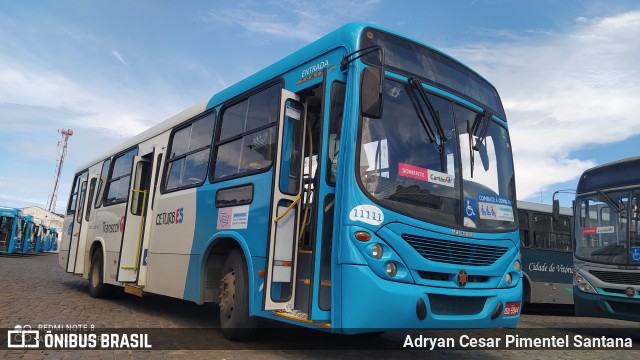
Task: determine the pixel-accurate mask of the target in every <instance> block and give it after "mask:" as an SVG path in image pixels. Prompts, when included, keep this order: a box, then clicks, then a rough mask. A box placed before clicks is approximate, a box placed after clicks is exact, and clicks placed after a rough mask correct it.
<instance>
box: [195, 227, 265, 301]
mask: <svg viewBox="0 0 640 360" xmlns="http://www.w3.org/2000/svg"><path fill="white" fill-rule="evenodd" d="M229 240H230V241H232V242H233V243H234V245H236V247H238V248H239V249H240V250H241V251H242V254H243V256H244V260H245V263H246V264H247V274H254V269H253V261H251V252H250V251H249V247H248V246H247V241H246V239H245V238H244V237H243V236H241V235H240V234H238V233H237V232H235V231H219V232H217V233H216V234H215V235H213V236H212V237H211V238H209V239H208V240H207V242H206V243H205V246H204V248H205V249H206V250H205V251H204V252H203V253H202V254H203V256H202V257H201V258H200V264H199V266H198V269H199V270H198V275H199V276H200V281H199V283H200V296H199V301H197V303H198V304H203V303H204V300H205V294H204V293H205V282H206V274H205V271H206V266H207V260H208V259H209V254H210V252H211V250H212V249H213V248H214V247H216V246H217V245H219V244H220V243H221V242H223V241H229ZM253 288H254V277H253V276H249V292H251V290H252V289H253ZM249 298H252V296H251V294H250V295H249Z"/></svg>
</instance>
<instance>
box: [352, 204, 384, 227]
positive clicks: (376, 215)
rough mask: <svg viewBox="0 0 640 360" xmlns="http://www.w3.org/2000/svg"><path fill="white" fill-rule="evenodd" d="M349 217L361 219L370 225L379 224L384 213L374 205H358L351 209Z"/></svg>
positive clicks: (382, 219)
mask: <svg viewBox="0 0 640 360" xmlns="http://www.w3.org/2000/svg"><path fill="white" fill-rule="evenodd" d="M349 219H351V220H353V221H362V222H364V223H367V224H371V225H380V224H382V222H383V221H384V214H383V213H382V211H381V210H380V209H379V208H378V207H376V206H373V205H358V206H356V207H354V208H353V209H351V212H350V213H349Z"/></svg>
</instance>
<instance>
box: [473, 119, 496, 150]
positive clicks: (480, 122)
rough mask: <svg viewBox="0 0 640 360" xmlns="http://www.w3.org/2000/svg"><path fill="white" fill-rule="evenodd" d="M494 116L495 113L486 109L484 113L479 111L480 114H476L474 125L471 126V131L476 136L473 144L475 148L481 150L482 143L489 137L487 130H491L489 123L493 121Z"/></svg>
mask: <svg viewBox="0 0 640 360" xmlns="http://www.w3.org/2000/svg"><path fill="white" fill-rule="evenodd" d="M492 116H493V113H492V112H491V110H485V111H484V112H483V113H482V114H480V113H478V115H476V118H475V120H474V121H473V126H472V127H471V132H472V133H473V135H475V136H476V143H475V145H473V150H475V151H480V145H481V144H482V143H483V142H484V139H485V138H486V137H487V130H489V123H491V117H492Z"/></svg>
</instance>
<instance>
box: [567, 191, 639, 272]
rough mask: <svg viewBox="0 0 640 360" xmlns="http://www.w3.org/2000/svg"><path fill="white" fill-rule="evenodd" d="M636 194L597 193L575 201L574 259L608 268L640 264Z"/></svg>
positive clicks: (625, 192)
mask: <svg viewBox="0 0 640 360" xmlns="http://www.w3.org/2000/svg"><path fill="white" fill-rule="evenodd" d="M639 193H640V191H638V190H636V191H634V192H633V193H631V192H629V191H627V190H622V191H599V192H598V193H596V194H593V195H587V196H580V197H578V198H577V199H576V204H577V209H576V211H577V214H576V215H578V216H579V218H578V221H576V250H575V256H576V257H577V258H579V259H581V260H586V261H594V262H598V263H603V264H611V265H633V264H638V263H639V262H640V251H639V250H640V249H638V248H639V247H640V241H639V238H638V230H639V229H638V221H639V217H640V215H639V212H638V194H639ZM629 220H630V221H629ZM631 250H632V251H631ZM634 256H635V258H634Z"/></svg>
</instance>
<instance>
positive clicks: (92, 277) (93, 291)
mask: <svg viewBox="0 0 640 360" xmlns="http://www.w3.org/2000/svg"><path fill="white" fill-rule="evenodd" d="M103 264H104V261H103V260H102V250H101V249H97V250H96V251H95V252H94V253H93V256H92V257H91V267H90V268H89V295H91V297H94V298H106V297H109V296H111V294H112V293H113V287H112V286H111V285H109V284H105V283H104V269H103Z"/></svg>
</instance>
